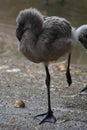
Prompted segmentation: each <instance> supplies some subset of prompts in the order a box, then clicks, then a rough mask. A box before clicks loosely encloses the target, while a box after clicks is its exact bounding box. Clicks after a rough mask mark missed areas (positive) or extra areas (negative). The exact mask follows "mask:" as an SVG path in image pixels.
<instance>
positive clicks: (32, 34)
mask: <svg viewBox="0 0 87 130" xmlns="http://www.w3.org/2000/svg"><path fill="white" fill-rule="evenodd" d="M19 35H20V36H21V43H20V51H21V52H22V53H23V54H24V55H25V56H26V57H27V58H28V59H29V60H31V61H33V62H36V63H38V62H49V61H51V60H56V59H58V58H59V57H61V56H63V55H64V54H66V53H68V52H70V51H71V50H72V48H73V46H74V45H75V43H76V41H77V38H76V34H75V30H74V29H72V27H71V25H70V23H69V22H68V21H67V20H66V19H64V18H60V17H55V16H53V17H45V19H44V16H43V15H42V14H41V13H40V12H39V11H38V10H36V9H33V8H30V9H25V10H23V11H21V12H20V13H19V15H18V17H17V37H20V36H19ZM19 40H20V38H19Z"/></svg>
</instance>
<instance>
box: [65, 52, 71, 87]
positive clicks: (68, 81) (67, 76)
mask: <svg viewBox="0 0 87 130" xmlns="http://www.w3.org/2000/svg"><path fill="white" fill-rule="evenodd" d="M70 60H71V53H69V57H68V66H67V71H66V78H67V83H68V85H69V86H70V85H71V84H72V78H71V74H70Z"/></svg>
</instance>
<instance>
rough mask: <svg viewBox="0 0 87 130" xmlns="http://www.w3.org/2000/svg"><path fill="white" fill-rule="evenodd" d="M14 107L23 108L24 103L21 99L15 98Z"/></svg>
mask: <svg viewBox="0 0 87 130" xmlns="http://www.w3.org/2000/svg"><path fill="white" fill-rule="evenodd" d="M15 107H19V108H24V107H25V103H24V102H23V101H22V100H16V101H15Z"/></svg>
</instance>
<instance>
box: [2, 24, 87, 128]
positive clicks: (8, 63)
mask: <svg viewBox="0 0 87 130" xmlns="http://www.w3.org/2000/svg"><path fill="white" fill-rule="evenodd" d="M18 44H19V42H18V41H17V39H16V37H15V26H10V27H9V26H6V25H0V130H24V129H25V130H87V95H86V94H81V93H80V91H81V90H82V89H83V88H84V87H85V86H86V84H87V66H81V65H74V64H71V75H72V81H73V83H72V85H71V86H70V87H69V86H68V84H67V81H66V73H65V72H66V71H60V70H58V64H59V62H53V63H51V64H50V65H49V70H50V74H51V104H52V110H53V112H54V115H55V117H56V118H57V121H56V123H47V122H46V123H43V124H41V125H39V121H38V120H36V119H35V118H34V116H35V115H37V114H40V113H43V112H46V111H47V92H46V86H45V71H44V66H43V65H42V64H34V63H32V62H30V61H28V60H27V59H26V58H25V57H24V56H23V55H22V54H21V53H20V52H18V49H17V48H18ZM64 64H66V63H64ZM16 100H22V101H23V102H24V103H25V107H23V108H21V107H19V108H17V107H15V102H16Z"/></svg>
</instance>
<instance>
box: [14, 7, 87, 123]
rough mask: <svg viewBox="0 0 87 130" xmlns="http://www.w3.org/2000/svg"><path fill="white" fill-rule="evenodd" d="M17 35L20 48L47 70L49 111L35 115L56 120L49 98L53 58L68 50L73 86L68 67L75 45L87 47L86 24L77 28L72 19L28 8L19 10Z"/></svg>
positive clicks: (69, 78)
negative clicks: (44, 13)
mask: <svg viewBox="0 0 87 130" xmlns="http://www.w3.org/2000/svg"><path fill="white" fill-rule="evenodd" d="M16 22H17V28H16V37H17V38H18V40H19V41H20V42H19V50H20V51H21V52H22V53H23V55H24V56H25V57H27V58H28V59H29V60H30V61H32V62H34V63H41V62H42V63H43V65H44V67H45V71H46V79H45V83H46V86H47V95H48V111H47V113H44V114H40V115H37V116H35V117H36V118H37V119H39V120H40V124H41V123H43V122H56V117H55V116H54V115H53V111H52V109H51V100H50V81H51V78H50V73H49V69H48V65H49V62H50V61H53V60H57V59H59V58H60V57H62V56H63V55H65V54H66V53H68V54H69V58H68V67H67V72H66V76H67V82H68V84H69V85H71V83H72V80H71V76H70V71H69V66H70V57H71V51H72V48H73V47H74V46H75V45H76V43H77V42H78V41H80V42H81V43H82V44H83V45H84V46H85V48H87V25H82V26H81V27H79V28H78V29H74V28H73V27H72V26H71V24H70V23H69V21H67V20H66V19H64V18H61V17H56V16H52V17H46V16H43V15H42V14H41V13H40V12H39V11H38V10H37V9H35V8H29V9H25V10H22V11H20V13H19V15H18V16H17V19H16Z"/></svg>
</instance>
